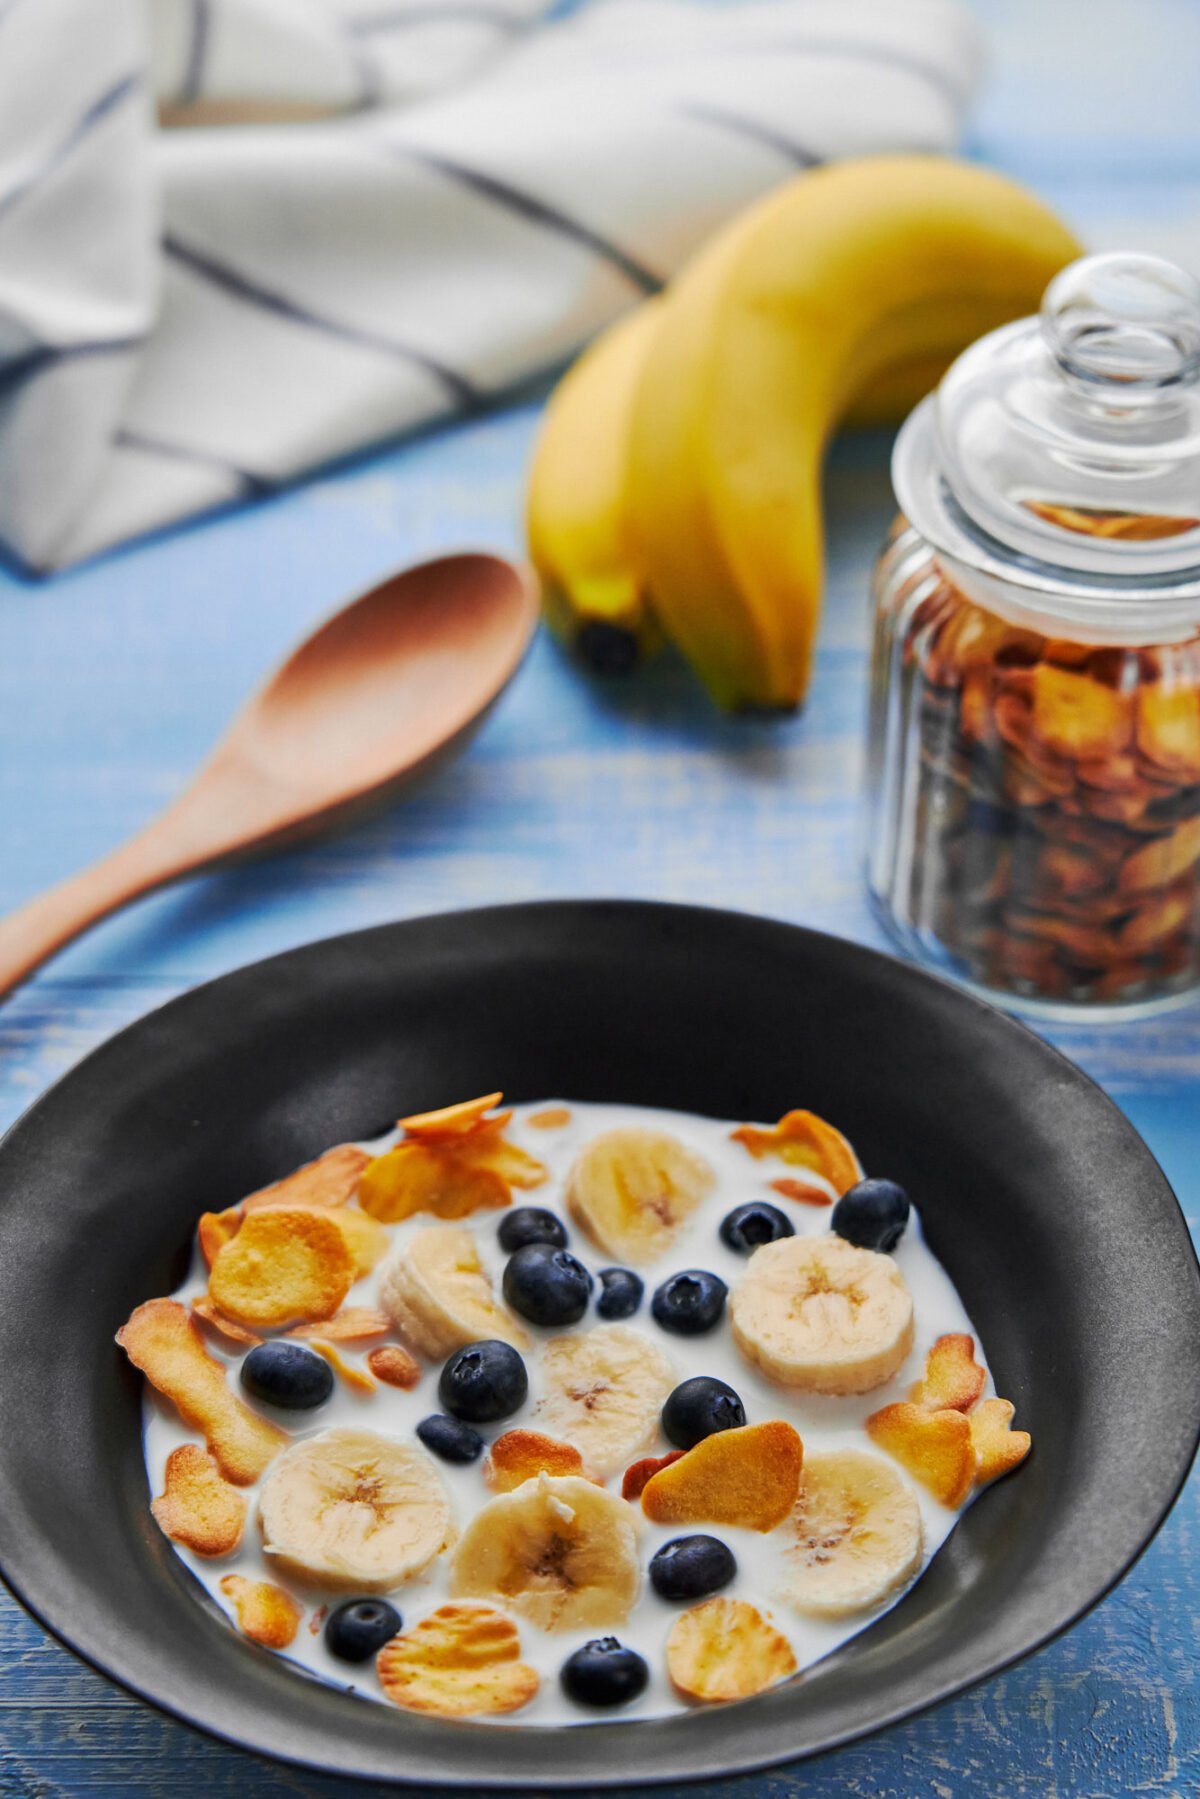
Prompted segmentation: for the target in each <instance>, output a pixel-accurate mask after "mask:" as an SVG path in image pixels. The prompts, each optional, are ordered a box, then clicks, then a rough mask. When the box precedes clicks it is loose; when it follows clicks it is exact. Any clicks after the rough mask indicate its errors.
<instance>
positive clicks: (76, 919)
mask: <svg viewBox="0 0 1200 1799" xmlns="http://www.w3.org/2000/svg"><path fill="white" fill-rule="evenodd" d="M537 615H538V591H537V583H536V579H535V577H534V575H533V573H532V571H531V570H530V569H528V568H526V567H525V566H523V565H520V564H516V563H512V562H507V561H505V560H504V559H503V558H502V557H499V556H489V555H482V554H464V555H457V556H445V557H442V558H440V559H439V560H438V561H435V562H426V563H422V564H420V565H419V566H417V567H415V568H410V569H406V570H404V571H403V572H402V573H400V574H396V575H391V576H389V577H388V579H387V580H386V581H381V582H380V583H378V585H377V586H375V587H372V588H370V589H369V590H368V591H367V592H366V593H364V594H362V595H360V596H359V597H358V598H357V599H354V600H351V601H350V602H349V604H347V605H345V606H343V607H342V608H341V609H340V611H338V612H335V613H334V614H333V615H332V617H330V618H328V619H326V620H325V621H324V623H323V624H321V625H318V626H317V628H316V630H315V631H313V632H312V634H311V635H310V636H309V637H307V638H305V639H304V641H303V642H302V643H300V644H299V645H298V646H297V647H296V649H295V650H293V651H292V654H291V655H290V656H289V657H288V658H287V660H286V661H285V662H283V663H282V664H281V665H280V667H279V668H277V669H276V671H275V672H274V674H273V675H271V676H270V678H269V679H268V680H267V681H266V683H265V684H264V685H263V686H262V687H261V688H260V689H259V691H258V692H257V693H256V694H255V695H254V696H253V697H252V698H251V699H250V700H249V701H248V702H247V704H246V705H245V706H244V707H243V709H242V710H241V712H239V713H238V714H237V716H236V717H235V718H234V720H233V722H232V723H231V725H230V726H229V728H228V730H227V731H226V733H225V735H224V737H223V738H222V739H221V741H220V742H219V743H218V745H217V747H216V749H215V750H214V751H213V754H212V756H211V757H210V758H209V760H208V761H207V762H206V763H205V764H204V765H203V767H202V768H201V769H200V770H199V771H198V772H197V774H196V775H195V776H194V777H193V779H192V782H191V783H190V785H189V786H188V787H187V788H185V789H184V791H183V792H182V793H181V794H180V795H179V796H178V798H177V799H176V800H174V801H173V802H172V803H171V805H169V806H168V807H167V809H166V810H165V811H164V812H162V813H160V814H159V816H158V817H157V818H155V819H153V820H152V821H151V823H150V824H149V825H147V826H146V827H145V829H144V830H142V831H140V832H139V833H138V834H137V835H136V836H135V837H131V838H130V839H129V840H128V841H127V842H126V843H124V844H122V845H121V846H120V847H119V848H118V849H116V850H114V851H113V852H112V853H111V854H110V855H108V856H105V857H104V858H103V859H102V860H101V861H99V862H96V863H93V864H92V866H91V867H90V868H86V869H84V870H83V871H82V872H81V873H79V874H77V875H73V876H71V877H70V878H69V879H68V880H66V881H63V882H62V883H60V884H59V885H58V886H57V887H53V888H51V889H50V890H49V892H47V893H45V894H42V895H40V896H39V897H38V898H36V899H33V900H30V901H29V902H28V904H26V905H25V906H23V907H21V908H20V910H19V911H17V912H14V913H12V914H11V915H10V916H9V917H8V918H7V919H5V920H3V921H2V922H0V995H2V994H5V993H7V992H9V991H11V989H12V988H13V987H15V986H17V985H18V984H19V983H20V982H21V981H23V980H25V979H26V978H27V977H28V976H29V975H30V974H32V973H33V971H34V970H35V969H36V968H38V967H40V965H41V964H42V963H43V962H44V961H45V960H46V959H47V957H49V956H51V955H53V954H54V952H55V951H56V950H58V949H60V948H61V947H62V946H63V944H65V943H68V942H70V940H71V939H72V938H74V937H76V936H78V935H79V934H80V932H82V931H84V930H86V929H87V928H88V926H89V925H91V924H94V923H95V922H96V921H97V920H98V919H100V918H103V917H106V916H107V915H108V914H109V913H111V912H114V911H116V910H117V909H118V907H120V906H123V905H125V904H127V903H128V902H129V901H130V900H132V899H135V898H137V897H138V896H139V895H141V894H143V893H148V892H150V891H151V890H152V889H153V888H155V887H161V886H164V885H165V884H166V883H168V882H170V881H175V880H179V879H181V878H182V877H183V876H184V875H187V874H194V873H197V872H198V871H199V870H200V869H206V868H213V867H215V866H218V865H219V864H221V863H224V862H228V861H231V860H235V859H240V858H242V857H245V856H248V855H251V854H253V853H256V852H258V851H261V850H263V849H266V848H271V847H279V846H280V845H282V844H284V843H295V842H297V841H300V840H301V839H303V838H306V837H309V836H312V835H314V834H316V833H317V832H319V831H322V830H327V829H329V828H330V827H331V826H333V825H334V824H337V823H339V822H342V821H344V820H345V819H346V818H347V817H349V816H350V815H352V814H357V813H358V812H360V811H362V810H364V809H366V808H367V807H369V806H374V805H378V804H381V803H384V802H385V801H386V800H388V799H390V798H391V797H393V796H394V795H395V793H396V792H397V791H398V790H399V789H400V788H402V787H404V786H406V785H407V784H408V783H409V782H410V781H412V780H413V779H415V778H416V777H417V776H419V775H420V774H422V773H424V772H426V771H427V770H428V769H429V768H430V767H431V766H433V765H434V764H436V763H438V762H440V761H441V760H442V759H443V758H444V757H446V756H447V755H449V754H450V753H451V752H452V751H454V750H455V749H457V748H459V747H460V746H461V745H462V744H463V743H464V742H465V740H466V738H467V737H468V736H469V735H470V733H471V732H472V731H473V730H474V729H475V728H476V727H477V726H478V725H479V724H480V722H481V721H482V719H483V717H484V715H485V714H486V713H487V711H488V709H489V708H490V707H491V706H492V705H493V704H494V703H495V701H496V700H497V699H498V698H499V696H500V694H501V693H502V692H503V690H504V688H505V687H506V686H507V684H508V682H509V681H510V680H511V679H512V677H513V675H514V674H515V673H516V671H517V668H518V667H519V665H520V662H521V659H522V657H523V655H524V653H525V651H526V649H527V648H528V645H529V641H530V638H531V637H532V635H533V631H534V628H535V626H536V624H537Z"/></svg>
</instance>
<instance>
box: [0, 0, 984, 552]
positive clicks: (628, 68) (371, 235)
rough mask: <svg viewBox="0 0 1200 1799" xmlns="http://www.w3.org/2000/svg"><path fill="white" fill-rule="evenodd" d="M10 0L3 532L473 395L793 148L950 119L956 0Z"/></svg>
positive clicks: (49, 548) (688, 242)
mask: <svg viewBox="0 0 1200 1799" xmlns="http://www.w3.org/2000/svg"><path fill="white" fill-rule="evenodd" d="M551 10H553V9H552V7H551V6H550V0H495V3H493V0H480V3H479V4H465V3H463V4H460V3H459V0H0V539H2V540H3V543H4V544H5V545H6V546H7V548H8V550H9V551H10V553H11V554H13V555H14V556H15V557H17V558H18V559H19V560H21V561H22V562H24V563H25V564H27V565H28V566H29V567H31V568H33V569H39V570H47V569H53V568H56V567H60V566H62V565H64V564H67V563H70V562H73V561H75V560H77V559H79V558H81V557H85V556H89V555H92V554H94V553H95V552H97V551H99V550H103V549H105V548H107V547H108V546H110V545H112V544H114V543H117V542H119V541H121V540H122V539H125V538H128V537H131V536H135V535H137V534H138V533H141V532H145V531H149V530H153V529H155V528H158V527H161V526H164V525H168V524H171V523H173V522H175V521H177V520H179V519H182V518H185V517H187V516H189V515H191V514H194V513H198V512H201V511H204V510H206V509H208V508H211V507H214V506H218V505H221V504H223V503H228V502H230V501H233V500H237V499H241V498H245V497H248V496H252V495H255V494H260V493H263V492H265V491H267V490H269V489H271V488H274V487H276V486H278V485H279V484H281V483H285V482H288V481H291V480H294V479H295V478H297V477H298V476H300V475H302V474H303V473H304V472H305V471H307V470H310V469H312V468H314V467H315V466H317V465H319V464H321V463H323V462H326V461H328V460H330V459H332V458H336V457H338V456H343V455H345V454H347V453H348V452H350V451H353V450H356V449H358V448H360V447H362V446H363V445H366V444H370V443H374V442H377V441H379V440H381V439H383V438H386V437H389V436H392V435H394V434H395V433H398V432H401V431H405V430H409V429H412V428H413V427H416V426H419V425H423V424H426V423H427V422H429V421H431V420H435V419H437V418H440V417H443V416H451V415H454V414H456V413H461V412H464V411H467V410H469V409H472V408H476V407H479V406H483V405H487V404H488V403H490V402H492V401H494V400H495V399H496V398H497V397H500V396H503V395H504V394H505V392H506V391H508V390H510V389H511V388H512V386H513V384H514V383H517V382H519V381H521V380H522V379H524V378H526V377H528V376H530V375H531V374H533V373H535V372H537V371H538V370H541V369H545V368H549V367H552V366H553V365H555V364H558V363H561V362H562V361H563V360H564V359H565V358H566V357H568V356H569V355H570V354H571V353H572V352H573V351H574V350H575V349H577V348H578V346H579V345H580V344H582V343H583V342H584V341H585V340H586V339H587V338H588V337H589V336H590V335H591V334H592V333H593V332H595V331H596V330H597V329H598V328H599V327H600V326H602V325H603V324H605V323H606V322H607V321H608V320H610V319H611V318H613V317H615V316H616V315H617V314H618V313H619V312H620V311H621V310H622V309H623V308H625V307H627V306H628V305H630V304H631V302H633V301H635V300H636V299H637V298H638V297H639V296H641V295H642V294H645V293H650V292H653V291H654V289H655V288H657V287H658V286H659V285H660V284H661V283H662V282H663V281H664V280H665V279H666V278H667V277H668V276H669V275H670V274H671V273H672V271H673V270H675V269H676V268H678V267H679V265H680V263H681V262H682V261H683V259H684V258H685V257H686V256H687V255H688V253H689V251H691V250H692V249H693V247H694V246H695V245H696V244H697V243H698V242H699V241H700V240H701V239H702V238H703V237H704V236H705V234H706V233H707V232H709V231H710V230H711V229H712V228H713V227H714V226H715V225H717V224H718V223H719V222H720V221H721V220H722V219H724V218H726V217H727V216H728V215H729V214H731V213H732V212H733V211H734V210H735V209H736V208H738V207H740V206H743V205H744V204H745V203H746V202H747V201H749V200H752V199H753V198H754V197H755V196H756V195H758V194H760V193H762V192H763V191H764V190H765V189H767V188H768V187H770V186H772V185H773V184H774V183H776V182H778V181H780V180H781V179H783V178H784V177H786V176H789V175H791V174H793V173H794V172H795V170H796V169H797V168H804V167H807V166H809V165H811V164H814V163H818V162H821V161H823V160H825V159H827V158H831V157H838V156H847V155H853V154H858V153H863V152H868V151H874V150H880V149H900V148H905V149H932V150H943V149H949V148H950V147H952V145H953V144H954V142H955V139H956V135H957V131H958V125H959V119H960V114H961V110H962V108H963V105H964V102H965V101H966V99H967V98H968V96H969V94H970V90H971V87H972V83H973V79H974V73H975V62H976V44H975V37H974V31H973V28H972V26H971V23H970V21H969V19H968V18H967V17H966V15H965V13H964V12H963V11H962V10H960V7H959V5H958V3H957V0H749V3H748V4H745V5H742V6H739V7H736V8H716V9H714V8H708V7H698V6H696V5H693V4H689V3H688V0H594V3H593V4H592V5H590V6H587V7H585V8H582V9H581V10H578V11H576V12H574V13H572V14H570V15H569V16H567V17H564V18H553V19H549V18H547V17H546V16H545V15H546V14H547V13H548V12H549V11H551Z"/></svg>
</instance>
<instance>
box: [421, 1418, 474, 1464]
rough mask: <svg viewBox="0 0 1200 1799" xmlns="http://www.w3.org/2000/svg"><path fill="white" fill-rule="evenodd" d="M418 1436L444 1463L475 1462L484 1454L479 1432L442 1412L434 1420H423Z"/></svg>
mask: <svg viewBox="0 0 1200 1799" xmlns="http://www.w3.org/2000/svg"><path fill="white" fill-rule="evenodd" d="M417 1435H418V1437H420V1439H421V1441H422V1443H424V1445H425V1447H426V1449H429V1450H432V1451H433V1453H434V1455H440V1456H441V1458H442V1460H443V1461H444V1462H474V1461H477V1460H478V1459H479V1457H480V1456H481V1455H482V1454H483V1438H482V1437H481V1436H480V1434H479V1432H478V1431H477V1430H472V1429H471V1426H470V1425H469V1424H462V1423H460V1422H459V1420H458V1419H457V1418H447V1417H446V1416H445V1414H444V1413H442V1412H435V1413H434V1414H433V1417H432V1418H422V1420H421V1422H420V1424H418V1426H417Z"/></svg>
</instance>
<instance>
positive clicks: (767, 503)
mask: <svg viewBox="0 0 1200 1799" xmlns="http://www.w3.org/2000/svg"><path fill="white" fill-rule="evenodd" d="M1079 248H1080V247H1079V245H1078V244H1077V242H1076V240H1075V239H1074V238H1073V237H1072V235H1071V234H1070V232H1069V231H1067V229H1066V228H1065V227H1064V226H1063V225H1062V224H1061V223H1060V222H1059V221H1058V220H1057V219H1056V218H1055V217H1054V215H1053V214H1052V213H1051V212H1049V211H1048V210H1047V208H1046V207H1045V206H1043V205H1042V204H1041V202H1040V201H1038V200H1036V199H1035V198H1034V197H1033V196H1032V195H1031V194H1029V193H1027V192H1026V191H1025V190H1024V189H1022V188H1021V187H1019V186H1017V185H1016V184H1015V183H1014V182H1012V181H1009V180H1007V179H1006V178H1005V177H1004V176H1002V175H998V174H996V173H994V172H992V171H990V170H986V169H982V168H978V167H974V166H972V165H970V164H967V163H960V162H954V161H951V160H949V159H945V158H941V157H935V156H872V157H863V158H860V159H856V160H854V161H849V162H843V163H838V164H835V165H833V166H831V167H829V168H826V169H820V170H817V171H816V172H814V173H807V174H804V175H802V176H800V177H798V178H797V179H796V180H794V181H792V182H789V183H788V184H787V185H785V186H784V187H782V188H779V189H777V190H776V191H775V192H774V193H773V194H770V195H768V196H767V198H766V199H764V200H762V201H760V202H759V203H758V204H756V205H755V206H753V207H751V208H750V209H749V210H748V211H747V212H745V213H743V214H741V215H740V216H739V217H738V218H737V219H736V220H734V221H733V223H732V224H731V225H729V226H727V227H726V228H725V229H724V230H723V231H722V232H720V233H719V234H718V236H717V237H716V238H714V239H713V240H712V241H711V242H710V243H709V244H708V245H707V246H706V247H705V248H704V249H703V250H702V251H701V252H700V254H699V256H698V257H697V258H696V259H695V260H694V261H693V262H692V263H691V264H690V265H689V266H688V267H687V268H686V269H685V270H684V271H683V273H682V274H681V275H680V276H679V278H678V279H677V280H676V281H675V282H674V283H673V284H672V286H671V288H670V289H669V290H668V292H667V293H666V294H665V295H664V296H662V297H661V298H660V299H659V300H658V301H656V303H655V310H654V325H653V332H652V334H651V338H650V342H649V343H648V344H647V345H646V346H645V347H644V360H643V362H642V367H641V372H640V376H639V379H638V382H637V389H636V395H635V399H634V406H633V420H632V431H631V437H630V444H629V468H628V473H627V476H626V487H625V491H626V493H627V495H628V500H629V508H630V522H631V525H632V532H633V544H634V559H635V565H636V566H637V567H638V568H639V569H640V570H642V571H644V575H645V578H646V580H647V582H648V584H649V589H650V591H651V592H652V593H653V595H654V608H655V612H656V614H657V616H658V617H659V619H660V620H661V622H662V624H663V626H664V628H665V629H666V631H667V632H668V634H669V635H670V636H671V637H673V638H674V639H675V641H676V642H677V643H678V644H679V646H680V648H681V649H682V650H683V652H684V654H685V655H686V656H687V657H688V659H689V660H690V661H691V663H692V664H693V666H694V667H695V669H696V670H697V672H698V673H699V674H700V676H701V677H702V679H703V680H704V681H705V683H706V684H707V686H708V687H709V689H710V691H711V692H712V694H713V696H714V697H715V698H716V699H717V700H718V701H719V702H720V703H721V704H722V705H725V706H746V705H756V706H770V707H790V706H794V705H796V704H797V703H798V702H799V701H800V700H801V699H802V698H803V695H804V692H805V688H806V686H807V682H808V676H809V669H810V663H811V657H812V647H813V638H814V634H815V628H816V623H817V618H818V614H819V609H820V597H821V580H822V532H821V503H820V502H821V492H820V481H821V462H822V456H823V452H824V449H825V445H826V443H827V441H828V438H829V436H830V433H831V431H832V429H833V427H834V426H835V425H836V424H837V422H838V421H839V420H840V419H841V418H842V417H843V416H844V415H845V414H846V412H847V410H848V409H849V408H850V407H851V405H852V403H853V402H855V401H856V400H857V401H858V406H859V412H860V415H865V416H871V414H872V412H873V410H874V408H873V406H872V404H871V401H872V395H873V393H874V394H875V395H877V396H878V397H879V398H883V399H886V400H887V401H888V402H889V403H891V402H894V401H897V400H901V401H903V400H905V399H911V398H913V397H914V393H913V389H912V388H910V387H909V386H908V382H909V380H910V379H912V380H913V381H919V382H920V384H922V385H928V384H929V383H930V382H931V381H932V379H933V378H934V377H935V376H936V374H937V372H938V370H939V369H940V368H941V367H942V366H943V365H945V364H947V363H949V362H950V361H951V360H952V359H953V357H954V356H956V355H957V354H958V353H959V352H960V351H961V350H962V349H964V348H965V347H966V345H967V344H968V343H970V342H972V341H973V340H974V339H975V338H976V337H978V336H980V335H981V334H982V333H983V332H985V331H990V330H992V329H994V328H995V327H996V326H999V325H1002V324H1004V323H1005V322H1006V321H1008V320H1009V319H1013V318H1016V317H1019V316H1020V315H1022V314H1025V313H1028V312H1031V311H1034V310H1036V308H1037V305H1038V302H1039V300H1040V298H1041V294H1042V290H1043V288H1044V287H1045V286H1046V283H1047V282H1048V281H1049V280H1050V278H1051V276H1053V275H1054V274H1055V273H1056V272H1057V270H1058V269H1060V268H1061V267H1062V266H1063V264H1064V263H1066V262H1069V261H1070V260H1071V259H1072V258H1073V257H1075V256H1077V255H1078V254H1079Z"/></svg>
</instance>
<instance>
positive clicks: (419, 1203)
mask: <svg viewBox="0 0 1200 1799" xmlns="http://www.w3.org/2000/svg"><path fill="white" fill-rule="evenodd" d="M511 1199H512V1195H511V1193H510V1192H509V1189H508V1185H507V1183H506V1182H505V1181H504V1180H502V1179H501V1177H500V1176H499V1175H498V1174H494V1173H492V1172H491V1170H490V1169H487V1168H471V1167H468V1166H467V1165H466V1164H465V1163H464V1162H462V1161H461V1160H460V1159H459V1158H458V1156H456V1155H454V1154H453V1153H452V1152H451V1151H450V1150H449V1149H448V1148H444V1147H442V1146H440V1145H435V1144H432V1143H420V1142H413V1143H398V1144H397V1145H396V1147H395V1148H394V1149H389V1150H387V1151H385V1153H384V1154H383V1155H381V1156H377V1157H376V1158H375V1160H374V1161H373V1162H372V1163H371V1165H370V1167H369V1168H368V1169H367V1171H366V1173H365V1174H364V1175H363V1178H362V1185H361V1187H360V1188H359V1203H360V1205H361V1206H362V1208H363V1210H364V1211H365V1212H368V1213H369V1214H370V1215H371V1217H372V1218H377V1219H378V1220H379V1221H380V1222H381V1223H382V1224H399V1223H401V1222H402V1220H404V1219H405V1218H412V1217H414V1216H415V1215H416V1214H417V1213H418V1212H430V1213H432V1214H433V1216H434V1217H435V1218H448V1219H455V1218H467V1217H469V1216H470V1214H471V1213H472V1212H484V1211H492V1210H495V1209H496V1208H498V1207H500V1206H506V1205H508V1204H510V1202H511Z"/></svg>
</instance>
